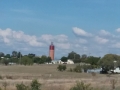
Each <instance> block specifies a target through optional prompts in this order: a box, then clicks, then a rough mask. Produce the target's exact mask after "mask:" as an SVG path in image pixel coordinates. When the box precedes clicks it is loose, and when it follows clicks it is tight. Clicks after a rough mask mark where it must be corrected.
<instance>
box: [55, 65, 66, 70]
mask: <svg viewBox="0 0 120 90" xmlns="http://www.w3.org/2000/svg"><path fill="white" fill-rule="evenodd" d="M57 69H58V70H59V71H65V70H66V69H67V67H66V65H59V66H58V67H57Z"/></svg>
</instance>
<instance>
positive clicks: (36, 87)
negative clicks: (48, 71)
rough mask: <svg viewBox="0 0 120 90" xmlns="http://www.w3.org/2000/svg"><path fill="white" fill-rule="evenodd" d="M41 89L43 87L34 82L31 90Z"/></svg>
mask: <svg viewBox="0 0 120 90" xmlns="http://www.w3.org/2000/svg"><path fill="white" fill-rule="evenodd" d="M40 87H41V84H40V83H39V82H38V81H37V80H33V81H32V83H31V89H30V90H41V89H40Z"/></svg>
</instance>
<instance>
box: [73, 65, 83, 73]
mask: <svg viewBox="0 0 120 90" xmlns="http://www.w3.org/2000/svg"><path fill="white" fill-rule="evenodd" d="M73 70H74V71H75V72H80V73H81V72H82V68H81V66H80V65H77V66H76V67H75V68H74V69H73Z"/></svg>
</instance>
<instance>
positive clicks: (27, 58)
mask: <svg viewBox="0 0 120 90" xmlns="http://www.w3.org/2000/svg"><path fill="white" fill-rule="evenodd" d="M60 59H61V61H63V62H67V60H68V59H71V60H73V61H74V63H88V64H90V65H93V66H102V67H107V68H113V67H115V66H116V67H117V66H120V55H116V54H106V55H104V56H103V57H95V56H87V55H86V54H83V55H80V54H78V53H76V52H74V51H72V52H70V53H68V56H62V57H61V58H60ZM51 61H52V60H51V58H50V57H49V56H46V55H42V56H36V55H35V54H32V53H29V54H28V55H22V53H21V52H17V51H12V53H11V54H4V53H2V52H1V53H0V63H1V64H5V65H7V64H8V63H16V64H23V65H32V64H33V63H37V64H44V63H51Z"/></svg>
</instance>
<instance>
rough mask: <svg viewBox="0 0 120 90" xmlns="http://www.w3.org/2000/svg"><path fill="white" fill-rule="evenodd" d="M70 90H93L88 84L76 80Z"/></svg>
mask: <svg viewBox="0 0 120 90" xmlns="http://www.w3.org/2000/svg"><path fill="white" fill-rule="evenodd" d="M70 90H93V88H92V87H91V86H90V84H84V82H77V84H76V85H75V86H74V87H72V88H71V89H70Z"/></svg>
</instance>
